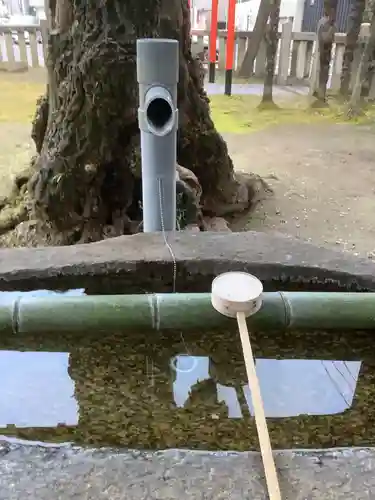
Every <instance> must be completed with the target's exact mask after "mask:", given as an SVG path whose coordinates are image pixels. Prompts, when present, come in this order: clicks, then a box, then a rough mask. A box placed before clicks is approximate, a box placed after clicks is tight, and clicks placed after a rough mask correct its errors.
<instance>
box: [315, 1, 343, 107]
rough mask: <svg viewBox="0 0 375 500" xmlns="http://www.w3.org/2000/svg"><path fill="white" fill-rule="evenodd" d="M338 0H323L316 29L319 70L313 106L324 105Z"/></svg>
mask: <svg viewBox="0 0 375 500" xmlns="http://www.w3.org/2000/svg"><path fill="white" fill-rule="evenodd" d="M337 4H338V0H325V2H324V16H323V17H322V18H321V19H320V20H319V23H318V27H317V43H318V55H319V70H318V75H319V76H318V82H317V88H316V89H315V90H314V92H313V96H314V97H316V98H317V100H316V102H315V103H314V106H317V107H319V106H324V105H326V94H327V83H328V77H329V67H330V63H331V53H332V46H333V40H334V37H335V19H336V11H337Z"/></svg>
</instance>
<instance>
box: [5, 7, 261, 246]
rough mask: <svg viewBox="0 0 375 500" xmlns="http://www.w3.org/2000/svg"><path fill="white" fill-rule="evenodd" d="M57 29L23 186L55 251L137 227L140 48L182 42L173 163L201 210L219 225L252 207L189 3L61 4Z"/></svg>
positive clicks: (51, 40) (35, 121)
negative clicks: (208, 86)
mask: <svg viewBox="0 0 375 500" xmlns="http://www.w3.org/2000/svg"><path fill="white" fill-rule="evenodd" d="M55 20H56V29H54V30H53V31H52V32H51V34H50V37H49V48H50V53H49V65H50V66H51V67H53V70H54V72H53V74H54V81H53V86H54V87H55V88H52V85H51V84H50V85H49V86H48V94H49V96H48V97H49V98H47V97H45V98H43V99H42V100H41V101H40V105H39V108H38V110H37V113H36V118H35V120H34V124H33V132H32V136H33V138H34V141H35V144H36V147H37V152H38V157H37V158H36V160H35V161H34V164H33V165H34V167H33V168H34V174H33V176H32V178H31V180H30V182H29V184H28V196H29V197H30V198H31V201H32V212H33V214H34V215H33V217H34V218H36V219H37V220H38V221H41V225H42V226H43V228H44V231H45V232H47V233H50V234H51V235H56V237H58V238H57V240H56V238H55V239H54V242H55V243H57V242H58V243H61V244H71V243H75V242H83V241H96V240H99V239H102V238H103V237H106V236H108V235H111V236H113V235H119V234H128V233H131V232H134V230H135V229H134V227H135V226H134V224H132V222H133V221H134V220H135V221H136V222H137V223H138V222H139V221H140V220H141V219H142V214H141V210H140V205H139V202H140V200H141V187H140V186H141V165H140V135H139V130H138V122H137V108H138V84H137V80H136V39H137V38H153V37H164V38H174V39H177V40H179V43H180V75H179V78H180V81H179V86H178V107H179V115H180V123H179V131H178V151H177V154H178V163H179V164H180V165H183V166H185V167H187V168H189V169H190V170H192V171H193V172H194V173H195V174H196V176H197V177H198V180H199V182H200V184H201V187H202V189H203V194H202V200H201V203H202V206H203V209H204V210H206V211H207V212H210V213H213V214H215V215H222V214H223V213H225V212H229V211H235V210H236V209H237V210H238V209H244V208H245V207H246V206H248V205H249V204H251V195H252V192H253V191H252V186H250V185H247V186H245V185H244V184H243V183H242V184H241V183H240V182H239V181H237V179H236V177H235V174H234V171H233V164H232V161H231V159H230V157H229V155H228V150H227V146H226V144H225V142H224V140H223V138H222V137H221V136H220V134H218V132H217V131H216V129H215V127H214V124H213V122H212V120H211V117H210V112H209V100H208V98H207V96H206V93H205V92H204V89H203V82H202V78H201V66H200V64H199V62H198V61H196V60H195V59H194V58H193V57H192V54H191V39H190V16H189V9H188V6H187V2H186V0H160V1H154V0H144V1H143V2H139V1H138V0H127V2H119V1H118V0H107V1H106V2H101V3H100V4H98V2H97V1H96V0H75V2H71V1H70V0H58V3H57V6H56V16H55ZM49 103H56V108H55V109H52V110H50V109H49ZM48 117H49V118H48ZM137 227H138V226H137ZM0 229H1V228H0Z"/></svg>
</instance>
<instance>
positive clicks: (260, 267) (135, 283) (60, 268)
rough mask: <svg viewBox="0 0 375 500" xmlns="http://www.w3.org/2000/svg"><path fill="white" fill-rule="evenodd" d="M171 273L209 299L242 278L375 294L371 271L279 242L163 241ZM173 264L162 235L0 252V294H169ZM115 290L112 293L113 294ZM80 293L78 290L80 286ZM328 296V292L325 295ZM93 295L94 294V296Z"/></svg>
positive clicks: (221, 237) (323, 251)
mask: <svg viewBox="0 0 375 500" xmlns="http://www.w3.org/2000/svg"><path fill="white" fill-rule="evenodd" d="M168 242H169V244H170V246H171V248H172V251H173V255H174V259H175V261H176V265H177V277H178V283H177V291H185V290H186V289H189V290H191V291H208V288H207V283H209V280H210V279H212V277H214V276H216V275H217V274H219V273H221V272H224V271H228V270H246V271H248V272H252V273H254V274H256V275H257V276H258V277H259V278H260V279H261V280H263V281H264V282H265V283H266V289H267V284H269V285H271V288H272V282H278V283H280V282H281V283H283V288H284V289H287V288H288V284H289V283H310V284H314V282H315V285H316V286H317V288H319V286H318V285H319V284H320V285H321V284H322V283H324V284H325V285H327V284H329V283H331V284H332V289H335V288H340V287H343V288H346V289H353V290H360V289H368V290H375V263H374V262H372V261H370V260H366V259H361V258H356V257H354V256H352V255H350V254H346V253H343V252H336V251H334V250H330V249H327V248H322V247H316V246H314V245H312V244H309V243H305V242H302V241H300V240H297V239H294V238H290V237H286V236H283V235H279V234H267V233H261V232H252V231H250V232H243V233H197V234H192V233H184V232H182V233H175V234H169V235H168ZM172 274H173V258H172V256H171V254H170V251H169V250H168V248H167V246H166V245H165V242H164V239H163V236H162V234H160V233H155V234H143V233H140V234H136V235H134V236H123V237H119V238H113V239H108V240H105V241H101V242H98V243H91V244H85V245H76V246H71V247H46V248H30V249H28V248H19V249H2V250H0V288H1V289H2V290H15V289H20V290H31V289H35V288H43V287H48V288H53V289H66V288H69V287H74V286H75V287H85V286H86V287H88V288H90V286H93V287H94V288H95V285H94V283H97V284H98V280H99V282H100V283H99V284H100V289H101V290H102V293H111V292H112V293H117V292H118V291H121V292H122V293H134V292H135V291H137V290H138V291H142V290H145V289H147V291H149V292H158V291H159V292H163V291H165V290H166V288H167V289H168V290H169V291H170V288H171V282H172ZM116 283H117V284H118V289H116V286H115V285H116ZM82 285H83V286H82ZM325 288H326V287H325ZM93 293H95V290H94V292H93Z"/></svg>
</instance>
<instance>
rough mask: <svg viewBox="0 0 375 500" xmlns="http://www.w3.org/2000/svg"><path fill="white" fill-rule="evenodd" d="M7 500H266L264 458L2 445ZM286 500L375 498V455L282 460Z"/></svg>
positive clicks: (315, 454)
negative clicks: (262, 459)
mask: <svg viewBox="0 0 375 500" xmlns="http://www.w3.org/2000/svg"><path fill="white" fill-rule="evenodd" d="M0 457H1V460H0V500H24V499H25V498H28V499H29V500H73V499H74V500H125V499H126V500H151V499H155V500H159V499H160V500H172V499H178V500H185V499H191V500H245V499H246V500H247V499H249V500H266V498H267V493H266V489H265V481H264V474H263V467H262V464H261V460H260V456H259V454H257V453H224V452H222V453H208V452H207V453H206V452H193V451H177V450H169V451H165V452H154V453H152V452H136V451H135V452H129V451H123V452H117V451H116V450H111V449H100V450H83V449H79V448H71V447H69V446H61V447H57V446H49V447H45V446H44V447H42V446H38V445H34V446H30V445H23V444H19V443H17V442H12V443H10V442H9V441H1V440H0ZM276 461H277V467H278V470H279V477H280V483H281V491H282V497H283V500H315V499H316V500H318V499H319V500H328V499H332V500H333V499H335V500H336V499H337V500H338V499H340V500H349V499H353V500H362V499H363V500H364V499H370V498H374V496H375V450H373V449H340V450H336V451H325V452H319V451H311V452H306V451H300V452H291V451H285V452H279V453H277V457H276Z"/></svg>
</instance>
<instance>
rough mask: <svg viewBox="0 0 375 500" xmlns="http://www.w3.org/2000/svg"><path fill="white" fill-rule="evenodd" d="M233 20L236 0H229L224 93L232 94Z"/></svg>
mask: <svg viewBox="0 0 375 500" xmlns="http://www.w3.org/2000/svg"><path fill="white" fill-rule="evenodd" d="M235 22H236V0H229V3H228V20H227V33H228V34H227V52H226V54H225V95H231V94H232V77H233V59H234V28H235Z"/></svg>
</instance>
